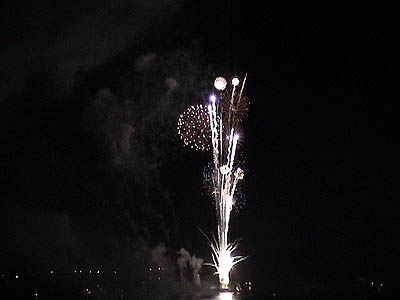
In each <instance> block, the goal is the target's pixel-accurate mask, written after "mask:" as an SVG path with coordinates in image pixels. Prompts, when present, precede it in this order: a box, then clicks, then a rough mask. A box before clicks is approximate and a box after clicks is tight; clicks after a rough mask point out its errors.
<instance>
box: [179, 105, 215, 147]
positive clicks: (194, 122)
mask: <svg viewBox="0 0 400 300" xmlns="http://www.w3.org/2000/svg"><path fill="white" fill-rule="evenodd" d="M178 134H179V136H180V138H181V139H182V141H183V143H184V144H185V145H186V146H189V147H191V148H193V149H196V150H201V151H207V150H209V149H210V148H211V129H210V120H209V117H208V109H207V107H206V106H203V105H201V104H200V105H192V106H190V107H189V108H188V109H187V110H186V111H185V112H184V113H183V114H181V115H180V116H179V120H178Z"/></svg>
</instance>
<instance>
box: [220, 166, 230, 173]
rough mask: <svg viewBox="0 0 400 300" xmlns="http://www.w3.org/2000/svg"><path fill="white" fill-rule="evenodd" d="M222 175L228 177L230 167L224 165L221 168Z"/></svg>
mask: <svg viewBox="0 0 400 300" xmlns="http://www.w3.org/2000/svg"><path fill="white" fill-rule="evenodd" d="M219 170H220V172H221V174H223V175H226V174H228V173H229V167H228V165H223V166H221V167H220V168H219Z"/></svg>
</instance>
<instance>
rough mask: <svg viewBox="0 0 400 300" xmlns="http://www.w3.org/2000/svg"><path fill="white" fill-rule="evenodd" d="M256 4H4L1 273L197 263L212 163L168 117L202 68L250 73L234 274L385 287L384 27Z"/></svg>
mask: <svg viewBox="0 0 400 300" xmlns="http://www.w3.org/2000/svg"><path fill="white" fill-rule="evenodd" d="M82 2H83V3H82ZM263 4H264V5H261V4H252V3H250V2H248V1H247V2H246V1H244V2H239V3H237V2H235V1H231V2H230V3H229V1H216V3H215V2H213V1H172V0H171V1H145V0H135V1H128V0H119V1H99V0H96V1H74V0H73V1H51V2H41V1H22V0H21V1H19V0H14V1H5V3H4V4H1V6H0V20H1V21H0V31H1V35H0V44H1V48H0V69H1V74H0V120H1V126H0V145H1V148H0V158H1V159H0V170H1V171H0V191H1V194H0V196H1V204H0V213H1V215H0V219H1V223H0V224H1V226H0V228H1V233H0V234H1V236H2V238H1V239H2V243H1V251H0V254H1V262H0V263H1V265H2V267H3V269H4V270H5V271H4V272H6V271H13V272H14V271H15V270H17V271H18V272H25V273H26V274H33V275H32V276H36V274H39V273H40V272H45V270H50V269H56V270H69V269H71V270H72V269H74V268H76V267H83V268H85V267H87V268H88V267H96V268H97V267H98V268H102V269H104V270H106V269H107V268H108V269H110V270H111V269H114V268H118V269H119V270H120V269H121V270H123V272H125V274H128V275H127V281H128V282H135V280H139V279H138V278H141V277H140V276H141V274H142V273H143V272H145V269H146V268H147V267H148V266H149V265H154V264H160V263H163V264H164V265H168V264H169V265H171V269H173V268H174V267H172V265H173V264H174V263H175V261H176V258H177V251H179V249H180V248H182V247H183V248H185V249H186V250H188V251H189V252H190V253H191V254H195V255H196V256H198V257H202V258H204V259H205V261H210V260H211V255H210V249H209V247H208V245H207V242H206V240H205V239H204V237H203V236H202V234H201V233H200V231H199V228H201V229H202V230H203V231H205V232H206V233H209V232H211V231H215V230H216V221H215V212H214V210H213V205H212V203H211V199H210V198H209V197H207V196H206V195H205V193H204V190H203V189H202V173H203V168H204V166H205V165H206V164H207V163H208V162H209V161H210V159H211V153H201V152H196V151H194V150H191V149H187V148H184V147H183V146H182V142H181V141H180V140H179V138H178V136H177V133H176V122H177V119H178V117H179V114H180V113H182V112H183V111H184V110H185V109H186V107H187V106H189V105H191V104H196V103H204V102H205V101H206V97H207V95H208V94H209V93H210V91H211V89H212V82H213V79H214V78H215V77H216V76H217V75H224V76H226V77H227V78H230V77H231V76H232V75H234V74H237V75H238V76H239V77H243V76H244V74H245V73H246V72H247V74H248V78H247V80H248V81H247V86H246V89H245V92H246V94H247V95H248V96H249V98H250V101H251V106H250V113H249V116H248V118H247V119H246V120H245V124H244V131H245V137H244V140H243V142H242V143H241V144H240V147H239V149H240V151H241V152H242V153H243V155H242V160H244V161H245V163H246V164H245V172H246V174H245V180H244V186H243V191H244V193H245V195H246V196H245V198H246V203H245V205H244V206H243V208H242V209H240V210H239V211H238V212H236V213H234V214H233V216H232V219H231V221H232V222H231V230H230V236H231V239H235V238H239V237H241V238H242V240H241V244H240V248H239V250H238V251H239V253H240V254H244V255H249V256H250V258H249V259H248V260H246V261H245V262H243V263H241V264H240V265H238V266H237V267H236V268H235V269H234V270H233V272H232V278H234V279H235V280H237V281H241V282H243V281H246V280H251V281H252V282H253V285H254V287H255V289H256V291H258V292H259V293H260V294H268V295H270V294H271V293H272V292H274V291H276V292H279V293H280V294H282V295H289V296H315V297H319V296H327V295H349V293H351V292H352V291H353V289H354V285H355V283H356V282H357V280H359V279H360V278H363V279H365V280H366V281H368V282H369V281H375V282H382V283H383V284H384V285H385V287H386V286H387V289H388V290H390V289H391V286H392V285H393V284H394V283H395V279H396V276H398V272H399V260H398V250H399V245H398V242H397V240H396V239H395V237H394V233H395V232H398V231H399V226H398V225H399V218H398V211H396V210H395V206H396V205H395V198H398V193H397V189H395V186H394V185H395V182H394V181H395V180H394V179H395V178H397V172H396V171H395V158H397V153H395V149H394V143H395V133H396V134H397V131H396V129H395V123H397V122H395V119H396V121H397V115H398V114H397V112H396V110H395V108H394V104H395V103H396V101H397V100H398V92H397V86H396V84H395V73H396V71H397V68H396V67H395V65H394V61H395V57H396V56H397V55H398V53H396V52H395V48H396V43H397V41H396V39H397V36H398V31H397V29H396V27H395V23H396V22H395V21H396V18H395V17H396V16H395V15H394V13H392V12H391V10H390V8H383V7H377V6H373V5H371V6H368V5H366V4H363V5H362V6H354V7H350V6H348V5H335V6H328V5H311V4H308V5H307V6H303V5H300V4H298V5H295V6H292V4H290V5H289V4H288V3H281V4H277V3H275V4H274V3H270V2H266V3H263ZM396 75H397V74H396ZM397 77H398V76H396V78H397ZM396 83H397V80H396ZM395 194H396V195H395ZM161 244H162V245H164V246H165V249H164V248H163V249H164V250H165V251H164V250H162V251H160V252H157V253H158V254H155V252H156V251H155V249H159V248H157V245H158V246H159V247H160V245H161ZM207 268H208V267H203V269H202V270H203V274H204V275H203V277H204V278H208V279H209V280H211V279H210V278H211V276H209V274H210V273H211V271H210V270H209V269H208V270H207ZM20 270H21V271H20ZM1 272H3V270H1ZM171 272H172V271H171ZM172 273H173V272H172ZM207 274H208V275H207ZM37 276H39V275H37ZM170 276H171V277H173V276H174V274H171V275H170ZM207 276H208V277H207Z"/></svg>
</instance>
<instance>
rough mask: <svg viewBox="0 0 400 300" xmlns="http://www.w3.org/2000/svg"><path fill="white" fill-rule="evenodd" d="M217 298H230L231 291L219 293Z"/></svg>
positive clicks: (220, 299) (224, 299) (231, 297)
mask: <svg viewBox="0 0 400 300" xmlns="http://www.w3.org/2000/svg"><path fill="white" fill-rule="evenodd" d="M218 299H219V300H232V299H233V293H232V292H222V293H219V295H218Z"/></svg>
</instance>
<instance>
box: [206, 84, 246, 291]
mask: <svg viewBox="0 0 400 300" xmlns="http://www.w3.org/2000/svg"><path fill="white" fill-rule="evenodd" d="M245 81H246V77H245V78H244V80H243V83H242V84H241V85H240V80H239V79H238V78H236V77H234V78H233V79H232V87H228V88H227V85H226V80H225V79H223V78H221V77H219V78H217V79H216V80H215V82H214V86H215V88H216V89H217V91H218V93H219V99H217V97H215V96H213V97H210V101H211V103H210V104H209V106H208V113H209V118H210V127H211V145H212V150H213V169H214V170H213V172H208V174H211V177H212V179H211V180H208V181H211V182H212V188H213V190H212V195H213V198H214V203H215V209H216V213H217V223H218V236H217V239H214V241H210V240H209V241H210V245H211V249H212V257H213V263H212V264H211V265H212V266H214V267H215V268H216V274H218V276H219V281H220V285H221V288H223V289H226V288H227V287H228V285H229V282H230V279H229V273H230V271H231V269H232V267H233V266H234V265H236V264H237V263H239V262H240V261H242V260H243V259H245V257H242V256H233V252H234V251H235V250H236V248H237V245H238V242H237V241H235V242H233V243H229V242H228V232H229V221H230V216H231V211H232V208H233V205H234V195H235V191H236V187H237V185H238V182H239V181H240V180H242V179H243V177H244V172H243V170H242V169H241V168H240V167H238V166H237V163H235V157H236V150H237V144H238V141H239V135H238V129H239V128H240V125H241V122H242V121H243V119H244V117H245V116H246V115H247V112H248V107H249V101H248V98H247V97H245V96H243V94H242V93H243V89H244V84H245Z"/></svg>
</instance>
